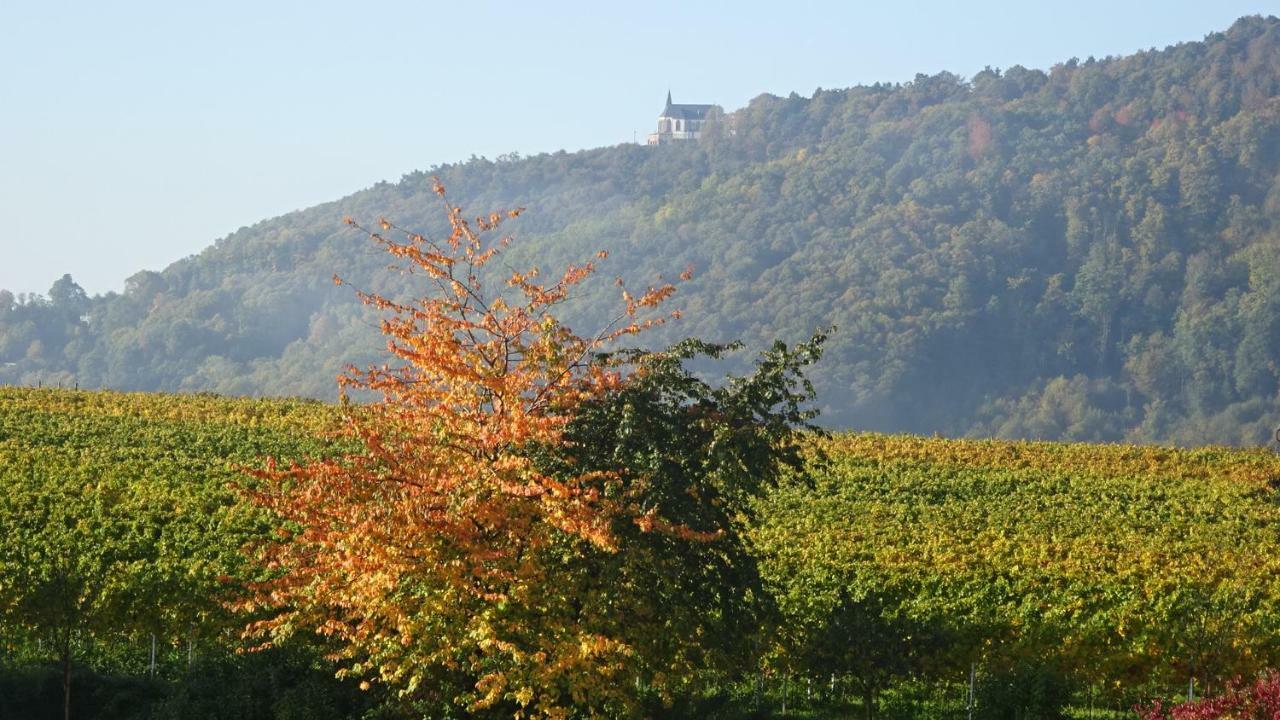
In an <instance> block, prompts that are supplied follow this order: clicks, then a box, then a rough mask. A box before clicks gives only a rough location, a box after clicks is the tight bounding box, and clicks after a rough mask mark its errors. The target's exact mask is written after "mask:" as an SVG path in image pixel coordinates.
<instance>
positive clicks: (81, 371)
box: [0, 17, 1280, 443]
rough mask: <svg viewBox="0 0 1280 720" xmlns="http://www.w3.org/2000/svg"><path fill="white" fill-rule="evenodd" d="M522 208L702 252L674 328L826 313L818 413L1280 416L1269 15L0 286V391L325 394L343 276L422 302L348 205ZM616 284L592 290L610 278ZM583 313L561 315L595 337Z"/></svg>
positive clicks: (595, 154) (893, 420)
mask: <svg viewBox="0 0 1280 720" xmlns="http://www.w3.org/2000/svg"><path fill="white" fill-rule="evenodd" d="M433 175H436V176H439V177H440V179H441V181H442V182H443V183H444V184H445V185H446V186H447V187H448V188H449V191H450V194H451V196H452V197H453V198H455V199H457V200H459V201H461V202H463V203H464V204H465V205H466V206H467V208H468V209H469V210H470V211H474V212H476V213H480V212H488V211H489V210H494V209H501V208H507V207H514V206H526V207H527V208H528V209H529V212H528V213H526V214H525V215H524V216H522V217H521V219H520V221H519V222H518V223H516V224H515V225H514V226H513V227H515V232H517V233H518V234H519V235H520V236H521V238H522V248H521V250H520V251H519V252H520V253H523V255H517V256H515V257H513V262H516V261H524V260H531V259H533V258H536V259H537V261H538V262H539V263H540V264H543V265H544V266H545V267H557V266H561V265H563V264H564V262H566V261H569V260H573V259H578V258H580V257H583V256H584V255H586V254H589V253H591V252H594V251H595V250H597V249H601V248H604V249H608V250H609V251H610V252H611V253H612V256H611V259H610V261H609V264H606V265H605V266H604V267H602V271H603V272H605V273H610V272H613V273H617V274H624V275H626V276H627V277H628V279H630V280H632V281H634V282H637V283H643V282H646V281H649V280H651V279H653V278H655V277H656V276H658V275H659V274H662V273H665V274H666V275H667V276H668V277H669V276H672V275H674V274H676V273H678V272H680V271H681V270H682V269H683V268H684V267H685V266H686V265H693V266H694V267H695V268H696V270H697V276H696V278H695V280H694V281H693V282H691V283H688V284H687V285H686V286H685V287H684V288H683V289H682V291H681V297H680V301H679V302H680V304H681V305H683V307H684V308H685V309H686V310H687V311H688V312H687V317H688V318H690V319H689V320H687V321H683V322H681V323H676V324H674V325H673V326H671V327H669V328H667V329H666V333H667V335H666V337H659V338H657V341H658V342H663V341H665V340H670V339H672V338H674V337H677V336H682V335H695V336H700V337H704V338H708V339H715V340H728V339H735V338H737V339H742V340H744V341H745V342H746V344H747V345H748V347H754V348H762V347H764V346H766V345H767V343H768V342H769V341H771V340H772V339H773V338H775V337H781V338H784V339H786V340H789V341H796V340H800V339H803V338H805V337H808V335H809V334H810V333H811V332H812V331H813V330H814V329H815V328H819V327H826V326H830V325H835V326H836V327H837V328H838V332H837V333H836V334H835V335H834V336H833V337H832V339H831V341H830V343H829V344H828V348H827V355H826V358H825V360H824V362H823V364H822V365H821V366H820V367H819V368H817V369H816V370H815V372H814V379H815V382H816V383H817V385H818V391H819V398H820V399H821V402H822V403H823V405H824V407H823V417H824V420H825V422H827V423H829V424H833V425H838V426H845V427H858V428H869V429H878V430H894V431H913V432H939V433H945V434H953V435H998V436H1006V437H1042V438H1066V439H1082V440H1086V439H1087V440H1117V439H1129V440H1137V441H1172V442H1180V443H1202V442H1227V443H1259V442H1263V441H1265V439H1266V438H1267V437H1268V436H1269V434H1270V429H1271V428H1272V427H1273V426H1274V425H1275V424H1276V423H1277V422H1280V395H1278V392H1280V364H1278V363H1280V314H1278V313H1277V310H1278V309H1280V272H1277V270H1280V19H1276V18H1274V17H1269V18H1261V17H1251V18H1244V19H1241V20H1240V21H1238V22H1237V23H1236V24H1235V25H1233V26H1232V27H1231V28H1230V29H1229V30H1227V31H1226V32H1223V33H1216V34H1213V35H1210V36H1208V37H1207V38H1206V39H1205V40H1204V41H1203V42H1190V43H1183V44H1180V45H1177V46H1174V47H1170V48H1166V49H1164V50H1158V51H1157V50H1151V51H1146V52H1140V53H1137V54H1134V55H1131V56H1127V57H1121V58H1106V59H1102V60H1096V59H1093V58H1089V59H1088V60H1084V61H1079V60H1075V59H1072V60H1070V61H1067V62H1064V63H1061V64H1059V65H1056V66H1054V67H1053V68H1051V69H1049V70H1047V71H1041V70H1033V69H1027V68H1023V67H1017V66H1015V67H1012V68H1009V69H1006V70H1003V71H1000V70H993V69H988V70H984V71H983V72H981V73H979V74H977V75H976V76H974V77H973V78H971V79H969V80H965V79H963V78H960V77H957V76H955V75H953V74H950V73H940V74H937V75H932V76H926V75H919V76H917V77H916V79H915V80H913V81H912V82H909V83H905V84H900V85H888V84H878V85H872V86H861V87H854V88H848V89H844V90H822V89H819V90H817V91H815V92H814V93H813V95H812V97H809V98H805V97H801V96H799V95H796V94H792V95H791V96H790V97H786V98H782V97H775V96H770V95H762V96H760V97H758V98H756V99H755V100H753V101H752V102H751V103H750V104H749V105H748V106H747V107H745V108H742V109H739V110H736V111H734V112H731V113H727V114H724V115H721V116H718V117H713V118H711V119H710V121H709V124H708V128H707V130H706V133H705V136H704V139H703V140H702V141H700V142H698V143H696V144H694V143H685V144H676V145H670V146H662V147H641V146H635V145H619V146H617V147H610V148H599V149H594V150H587V151H582V152H577V153H565V152H558V153H551V154H544V155H537V156H533V157H526V158H522V157H517V156H504V157H500V158H498V159H496V160H488V159H484V158H474V159H472V160H470V161H468V162H465V163H461V164H456V165H443V166H438V167H434V168H431V169H429V170H426V171H423V172H417V173H412V174H410V175H407V176H405V177H404V178H403V179H402V180H401V181H400V182H398V183H381V184H379V185H376V186H374V187H372V188H369V189H366V190H363V191H361V192H358V193H356V194H354V195H351V196H349V197H346V198H343V199H342V200H339V201H337V202H333V203H328V204H325V205H320V206H317V207H314V208H311V209H308V210H303V211H300V212H296V213H292V214H289V215H286V216H283V217H279V218H275V219H272V220H267V221H264V222H261V223H258V224H257V225H254V226H252V227H248V228H242V229H241V230H239V231H237V232H235V233H233V234H231V235H229V236H227V237H225V238H223V239H221V240H219V241H218V242H217V243H216V244H215V245H213V246H212V247H210V248H209V249H207V250H206V251H204V252H202V253H200V254H199V255H196V256H193V257H189V258H186V259H184V260H181V261H179V262H177V263H175V264H173V265H171V266H170V267H168V268H166V269H165V270H163V271H161V272H151V271H144V272H140V273H137V274H136V275H134V276H132V277H131V278H129V279H128V281H127V283H126V287H125V290H124V292H123V293H110V294H107V295H102V296H96V297H89V296H87V295H86V294H85V293H84V292H83V290H81V289H80V288H79V287H78V286H77V285H76V284H75V282H74V280H73V279H72V278H70V277H64V278H63V279H62V280H59V281H58V282H57V283H56V284H55V285H54V286H53V288H51V289H50V291H49V294H48V296H47V297H45V296H16V297H15V296H14V295H13V294H12V293H8V292H0V383H7V384H31V385H34V384H37V383H43V384H46V385H49V384H62V385H72V384H79V385H80V386H81V387H112V388H119V389H141V390H212V391H216V392H220V393H229V394H249V395H255V394H267V395H294V394H296V395H310V396H317V397H331V396H333V395H334V394H335V393H336V390H335V384H334V376H335V375H336V374H337V372H338V371H339V370H340V369H341V368H342V367H343V366H344V365H345V364H346V363H349V362H358V363H363V362H368V361H372V360H377V359H378V358H377V356H376V355H373V354H371V353H370V351H369V350H368V348H375V347H377V345H378V344H377V341H376V340H375V339H374V338H375V336H376V334H377V329H376V328H375V327H373V326H372V324H371V323H370V320H369V318H368V316H367V315H366V314H365V313H364V312H363V310H362V308H361V306H360V305H359V304H358V301H357V300H356V298H355V297H354V295H353V294H352V293H351V292H350V291H349V290H347V289H345V288H337V287H334V286H333V285H332V283H331V282H330V278H331V276H332V275H333V273H334V272H335V271H340V272H341V273H342V275H343V277H344V278H345V279H347V280H348V281H349V282H350V283H351V284H353V285H356V286H364V287H370V286H373V287H391V288H397V289H398V291H401V292H403V293H404V294H405V295H406V296H410V295H411V294H412V288H413V283H415V282H417V281H418V280H419V279H418V278H413V277H408V276H401V275H396V274H394V273H390V272H389V271H388V269H387V268H386V267H385V264H384V260H383V259H382V258H381V257H380V256H379V255H378V254H377V252H376V251H375V250H371V249H370V248H369V247H368V244H367V242H366V241H364V239H363V238H361V237H360V236H359V235H357V234H354V233H352V232H350V230H349V229H348V228H346V227H344V226H343V224H342V222H341V218H342V217H343V216H344V215H347V214H350V215H353V216H356V217H359V218H365V219H370V220H372V219H375V218H377V217H380V216H386V217H388V218H392V219H394V220H395V221H396V223H397V224H399V225H400V226H403V227H414V228H419V229H422V230H424V231H427V232H432V231H438V230H440V228H439V227H438V225H439V220H438V219H436V218H437V217H438V215H439V213H438V204H437V203H436V202H435V200H436V198H434V196H432V195H431V186H430V182H429V179H430V177H431V176H433ZM602 285H604V284H602ZM612 291H613V289H612V288H602V289H600V290H598V291H596V292H597V293H599V294H598V295H586V296H584V297H582V298H580V299H579V303H578V306H577V309H576V312H577V313H578V320H579V321H578V322H576V323H575V326H579V327H584V328H587V327H589V326H590V324H591V322H592V321H593V320H596V319H597V318H596V310H595V308H597V307H598V306H600V305H601V303H599V302H596V300H599V299H601V298H603V297H604V293H608V292H612Z"/></svg>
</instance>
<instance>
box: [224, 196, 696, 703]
mask: <svg viewBox="0 0 1280 720" xmlns="http://www.w3.org/2000/svg"><path fill="white" fill-rule="evenodd" d="M434 189H435V192H436V193H437V194H438V195H440V196H441V198H443V204H444V209H445V212H446V214H447V217H448V221H449V227H450V233H449V235H448V237H446V238H443V239H442V240H434V239H431V238H428V237H427V236H425V235H422V234H419V233H414V232H408V231H405V230H402V229H400V228H398V227H396V226H395V225H394V224H393V223H392V222H391V221H389V220H387V219H385V218H383V219H380V220H379V221H378V224H377V229H368V228H365V227H363V226H361V225H360V224H359V223H357V222H356V221H355V220H353V219H351V218H344V221H345V222H346V223H347V224H348V225H350V226H352V227H355V228H357V229H359V230H361V231H363V232H365V233H366V234H367V235H368V236H369V237H370V238H371V239H372V240H373V241H374V242H376V243H377V244H378V245H379V246H381V247H382V248H383V249H384V250H386V251H387V252H388V253H390V254H391V255H392V256H394V257H395V258H397V260H398V262H400V263H401V264H402V265H403V266H404V269H405V270H406V271H407V272H410V273H413V274H416V275H420V276H422V277H423V278H424V280H425V283H426V284H427V286H428V287H429V289H430V290H429V292H428V293H427V294H426V295H424V296H423V297H421V298H418V299H415V300H412V301H401V300H395V299H392V298H388V297H385V296H383V295H380V294H378V293H376V292H366V291H359V292H358V294H359V297H360V299H361V300H363V301H364V303H365V304H367V305H369V306H371V307H373V308H376V309H377V310H379V311H380V312H381V313H382V314H383V318H384V319H383V320H382V322H381V328H382V332H383V334H384V335H385V336H386V339H387V349H388V350H389V351H390V352H391V353H392V354H393V355H394V356H396V357H397V358H399V360H401V361H402V364H401V365H400V366H399V367H388V366H382V367H374V368H369V369H366V370H357V369H355V368H351V369H349V370H348V372H347V374H345V375H343V376H342V377H340V378H339V385H340V387H341V389H342V392H343V396H344V402H345V397H346V393H347V392H348V390H359V391H372V392H374V393H376V394H377V395H378V396H380V397H381V398H382V401H381V402H380V403H376V404H373V405H369V406H357V405H352V404H348V405H347V407H348V415H349V416H348V418H347V427H346V432H347V434H348V436H349V437H350V438H353V439H357V440H358V441H359V442H360V444H361V445H362V447H363V452H361V453H358V454H353V455H350V456H347V457H342V458H339V459H333V460H323V461H316V462H312V463H310V464H307V465H294V466H292V467H288V468H279V467H276V466H275V465H274V464H270V465H269V466H268V467H267V469H265V470H263V471H261V472H257V473H255V475H256V476H257V478H258V479H259V480H260V481H261V482H259V483H258V485H257V487H256V488H255V489H254V490H253V491H252V492H251V495H252V497H253V499H254V500H255V501H256V502H258V503H259V504H260V505H261V506H263V507H265V508H267V509H269V510H270V511H272V512H273V513H274V514H275V515H276V516H277V517H278V518H279V519H280V521H281V522H280V525H281V527H282V528H284V530H283V539H281V540H280V541H277V542H272V543H270V544H266V545H264V546H263V547H262V548H261V549H260V550H261V553H262V557H263V560H264V562H265V563H266V567H267V568H268V569H270V571H271V572H272V573H273V576H272V578H271V579H270V580H269V581H266V582H263V583H261V584H260V585H258V586H256V587H255V591H256V592H255V593H254V598H253V601H252V602H251V603H248V604H247V606H248V607H249V608H252V609H256V610H258V611H260V612H264V613H265V619H263V620H261V621H259V622H256V623H254V624H253V625H251V626H250V627H249V629H248V633H249V635H251V636H254V637H257V638H259V639H260V640H261V641H263V642H264V643H267V644H269V643H271V642H273V641H275V640H278V639H279V638H281V637H283V636H287V635H289V634H290V633H292V632H295V631H296V630H298V629H302V628H309V629H313V630H315V631H316V632H318V633H320V634H322V635H325V636H328V637H330V638H332V640H333V641H334V642H335V647H337V648H338V650H337V652H336V653H335V656H336V657H339V658H345V659H347V660H348V661H349V664H348V666H347V670H346V672H348V673H350V674H357V675H360V676H362V677H364V678H366V679H371V680H381V681H383V682H387V683H389V684H391V685H393V686H396V687H398V688H400V689H401V690H402V691H405V692H418V693H421V692H422V691H423V690H424V689H425V690H427V691H430V690H431V689H432V688H436V687H444V685H442V684H441V683H442V682H443V681H442V680H440V678H443V677H456V676H457V675H459V674H461V675H462V676H464V677H467V678H469V679H470V680H469V681H468V682H469V683H470V684H471V686H470V687H466V686H462V687H454V688H453V689H452V690H449V691H448V692H451V693H453V695H452V696H449V697H444V698H441V699H443V700H444V701H450V702H461V703H464V704H467V705H469V707H470V708H471V709H472V710H479V709H483V708H499V707H515V708H518V710H516V711H515V714H516V715H517V716H520V715H524V714H542V715H547V716H556V715H557V714H558V713H561V712H562V711H563V709H564V707H565V704H566V703H567V702H570V701H569V700H566V699H565V696H568V697H573V696H580V695H581V694H582V693H583V692H585V690H584V689H583V684H584V683H603V684H607V683H608V682H609V680H608V678H609V677H610V675H611V674H614V673H616V672H617V670H618V668H619V667H620V666H621V664H623V663H625V662H626V661H627V657H628V654H629V649H628V648H627V647H625V646H623V645H621V644H620V643H617V642H614V641H611V640H610V639H609V638H604V637H599V636H594V635H587V634H586V633H584V632H580V631H577V630H575V628H574V625H573V623H561V624H557V625H554V626H553V625H552V624H550V620H547V623H548V624H547V625H545V626H540V625H539V624H538V623H539V622H540V614H545V613H546V612H548V611H546V610H545V607H546V606H549V605H551V604H554V602H553V600H552V599H554V598H555V594H556V592H557V588H556V583H555V581H554V576H553V574H552V573H551V572H550V571H549V570H548V568H547V567H546V564H545V563H544V562H540V561H539V560H538V559H537V558H539V556H540V551H542V550H543V549H545V548H547V547H548V546H549V545H550V544H552V543H556V542H562V541H564V540H565V539H566V538H569V539H570V540H573V539H576V540H577V541H580V542H585V543H588V544H589V545H590V546H592V547H595V548H598V549H601V550H604V551H612V550H614V549H615V548H616V544H617V539H616V537H615V535H614V533H613V532H612V530H611V528H613V527H616V525H615V523H616V522H617V521H618V520H619V519H620V518H622V519H627V518H629V519H630V521H631V522H636V523H638V524H641V525H644V524H651V525H656V524H661V523H656V521H654V520H653V519H652V518H648V517H631V515H634V514H635V513H636V511H635V510H634V509H629V508H626V507H624V506H623V503H621V502H620V501H618V500H617V499H616V496H617V492H616V491H617V488H618V485H619V478H617V477H616V476H614V475H612V474H610V473H600V472H595V473H584V474H580V475H577V476H571V477H565V476H564V475H558V476H556V477H552V476H550V475H548V474H545V473H543V472H540V471H539V470H538V468H536V467H535V466H534V464H533V463H532V462H531V461H530V459H529V457H528V452H527V449H528V448H530V447H536V446H547V445H558V444H560V443H561V433H562V431H563V429H564V428H565V426H566V423H567V422H568V421H569V420H570V419H571V418H572V416H573V412H574V409H575V407H577V406H579V405H580V403H582V402H583V401H585V400H588V399H590V398H593V397H598V396H600V395H601V394H602V393H606V392H609V391H610V390H611V389H615V388H617V387H619V385H620V384H621V383H624V382H625V381H626V377H625V376H624V374H623V373H622V371H620V370H619V369H618V368H616V367H608V366H606V365H604V364H602V363H600V362H598V361H597V360H596V357H597V352H598V351H599V350H600V349H601V348H602V346H603V345H605V344H606V343H609V342H610V341H613V340H617V339H618V338H622V337H626V336H631V335H635V334H637V333H639V332H642V331H644V330H645V329H647V328H650V327H652V326H654V325H658V324H661V323H662V322H664V321H665V320H666V319H667V318H669V317H672V315H674V314H667V315H658V314H655V313H654V312H653V311H654V310H655V309H656V308H658V307H659V306H660V305H661V304H662V302H663V301H664V300H666V299H667V298H668V297H670V296H671V294H672V293H673V292H674V291H675V288H674V286H672V285H670V284H661V285H657V286H654V287H650V288H648V289H647V290H646V291H645V292H644V293H642V294H640V295H638V296H634V295H632V294H631V293H629V292H628V291H627V290H626V288H625V286H623V288H622V298H623V303H624V307H623V309H622V311H621V312H620V313H619V314H618V316H617V318H616V319H615V320H614V322H613V323H612V324H610V325H609V326H608V327H606V328H605V329H604V330H603V331H601V332H600V333H598V334H596V335H594V336H590V337H584V336H579V335H577V334H575V333H574V332H572V331H571V330H570V329H569V328H567V327H565V326H564V325H563V324H562V323H561V322H560V320H559V319H557V318H556V316H555V315H554V314H553V310H555V308H556V306H557V305H558V304H559V303H561V302H563V301H564V300H565V299H566V298H567V297H568V296H569V293H570V292H571V290H572V289H573V288H574V287H575V286H577V285H578V284H580V283H582V282H583V281H584V280H586V279H587V278H588V277H590V276H591V275H592V274H593V273H594V272H595V271H596V267H595V265H594V264H593V263H591V262H588V263H586V264H583V265H571V266H569V267H568V268H567V269H566V270H565V271H564V272H563V273H561V274H560V275H559V276H558V277H556V278H555V279H554V281H552V282H549V283H543V282H540V281H539V276H540V273H539V271H538V269H537V268H531V269H527V270H523V271H506V272H503V273H502V275H501V276H498V275H497V274H496V267H497V266H495V265H494V263H495V261H496V260H497V259H498V258H499V257H501V254H502V251H503V249H504V248H505V247H506V246H507V245H508V244H509V243H510V242H511V238H510V237H504V238H501V239H498V240H497V241H495V242H490V241H488V240H487V237H488V235H489V234H490V233H491V232H492V231H496V230H498V229H499V228H500V227H501V226H502V225H503V224H504V223H505V222H506V221H508V220H509V219H511V218H514V217H516V216H517V215H519V214H520V210H513V211H510V212H507V213H492V214H489V215H487V216H483V217H476V218H473V219H467V218H466V217H464V215H463V211H462V210H461V208H459V207H456V206H454V205H453V204H451V203H450V202H449V201H448V200H447V198H445V191H444V188H443V187H442V186H441V185H440V184H439V182H438V181H437V182H436V184H435V186H434ZM604 257H606V254H605V253H604V252H600V253H599V254H598V255H597V258H599V259H603V258H604ZM495 277H504V278H505V288H501V289H499V290H498V291H496V292H495V291H493V290H491V289H490V287H489V286H490V285H492V284H494V283H493V280H494V278H495ZM684 277H687V273H686V275H684ZM334 280H335V282H337V283H339V284H341V283H342V282H343V281H342V280H341V279H340V278H338V277H337V276H335V278H334ZM619 284H620V285H621V283H619ZM646 313H647V315H646ZM657 529H658V530H659V531H668V532H677V533H680V532H682V531H681V530H680V529H679V528H668V527H661V528H657Z"/></svg>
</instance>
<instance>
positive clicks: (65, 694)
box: [62, 633, 71, 720]
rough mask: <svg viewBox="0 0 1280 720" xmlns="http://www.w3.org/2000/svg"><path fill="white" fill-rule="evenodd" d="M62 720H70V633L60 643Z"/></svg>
mask: <svg viewBox="0 0 1280 720" xmlns="http://www.w3.org/2000/svg"><path fill="white" fill-rule="evenodd" d="M62 720H71V633H67V638H66V640H65V641H64V642H63V643H62Z"/></svg>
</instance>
